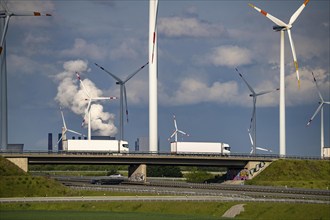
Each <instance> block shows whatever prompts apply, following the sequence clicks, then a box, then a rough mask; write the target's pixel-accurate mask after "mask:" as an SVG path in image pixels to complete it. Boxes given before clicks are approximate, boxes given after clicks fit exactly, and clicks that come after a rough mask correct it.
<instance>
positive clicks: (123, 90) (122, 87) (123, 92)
mask: <svg viewBox="0 0 330 220" xmlns="http://www.w3.org/2000/svg"><path fill="white" fill-rule="evenodd" d="M148 63H149V62H147V63H146V64H144V65H143V66H141V67H140V68H139V69H137V70H136V71H135V72H134V73H132V74H130V75H129V76H127V78H126V79H125V80H121V79H120V78H119V77H117V76H116V75H114V74H113V73H111V72H110V71H108V70H106V69H105V68H103V67H102V66H100V65H98V64H97V63H95V65H96V66H98V67H99V68H100V69H101V70H103V71H104V72H106V73H108V74H109V75H110V76H112V77H113V78H114V79H115V80H117V82H116V84H117V85H120V97H119V98H120V112H119V118H120V140H124V113H123V112H124V101H125V110H126V118H127V122H128V108H127V96H126V86H125V84H126V83H127V81H128V80H130V79H131V78H132V77H133V76H135V75H136V74H137V73H138V72H140V71H141V70H142V69H143V68H144V67H145V66H147V65H148Z"/></svg>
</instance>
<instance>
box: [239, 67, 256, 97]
mask: <svg viewBox="0 0 330 220" xmlns="http://www.w3.org/2000/svg"><path fill="white" fill-rule="evenodd" d="M235 70H236V71H237V72H238V74H239V76H240V77H241V78H242V79H243V81H244V82H245V84H246V85H247V87H248V88H249V90H250V91H251V92H252V94H253V96H254V95H255V94H256V93H255V92H254V90H253V88H252V86H250V84H249V83H248V82H247V81H246V79H245V78H244V77H243V75H242V74H241V73H240V72H239V71H238V69H237V68H235Z"/></svg>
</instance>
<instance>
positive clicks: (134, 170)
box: [128, 164, 147, 182]
mask: <svg viewBox="0 0 330 220" xmlns="http://www.w3.org/2000/svg"><path fill="white" fill-rule="evenodd" d="M128 178H129V180H130V181H135V182H145V181H146V178H147V165H146V164H134V165H130V166H129V167H128Z"/></svg>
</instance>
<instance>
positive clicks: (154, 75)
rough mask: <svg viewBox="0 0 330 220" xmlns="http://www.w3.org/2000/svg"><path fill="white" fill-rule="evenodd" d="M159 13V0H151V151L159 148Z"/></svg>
mask: <svg viewBox="0 0 330 220" xmlns="http://www.w3.org/2000/svg"><path fill="white" fill-rule="evenodd" d="M157 13H158V0H149V151H150V152H157V150H158V144H157V143H158V97H157V79H158V71H157V59H158V58H157V48H158V46H157Z"/></svg>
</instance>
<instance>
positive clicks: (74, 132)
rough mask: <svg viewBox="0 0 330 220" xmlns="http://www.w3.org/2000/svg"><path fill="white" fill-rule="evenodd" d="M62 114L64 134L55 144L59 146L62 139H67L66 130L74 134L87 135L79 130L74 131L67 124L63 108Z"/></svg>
mask: <svg viewBox="0 0 330 220" xmlns="http://www.w3.org/2000/svg"><path fill="white" fill-rule="evenodd" d="M61 116H62V122H63V127H62V136H61V138H60V139H59V140H58V141H57V143H56V145H55V146H58V143H60V141H62V140H65V139H66V132H71V133H73V134H77V135H80V136H85V135H83V134H81V133H79V132H77V131H74V130H71V129H69V128H68V127H67V126H66V123H65V119H64V114H63V111H62V109H61Z"/></svg>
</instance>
